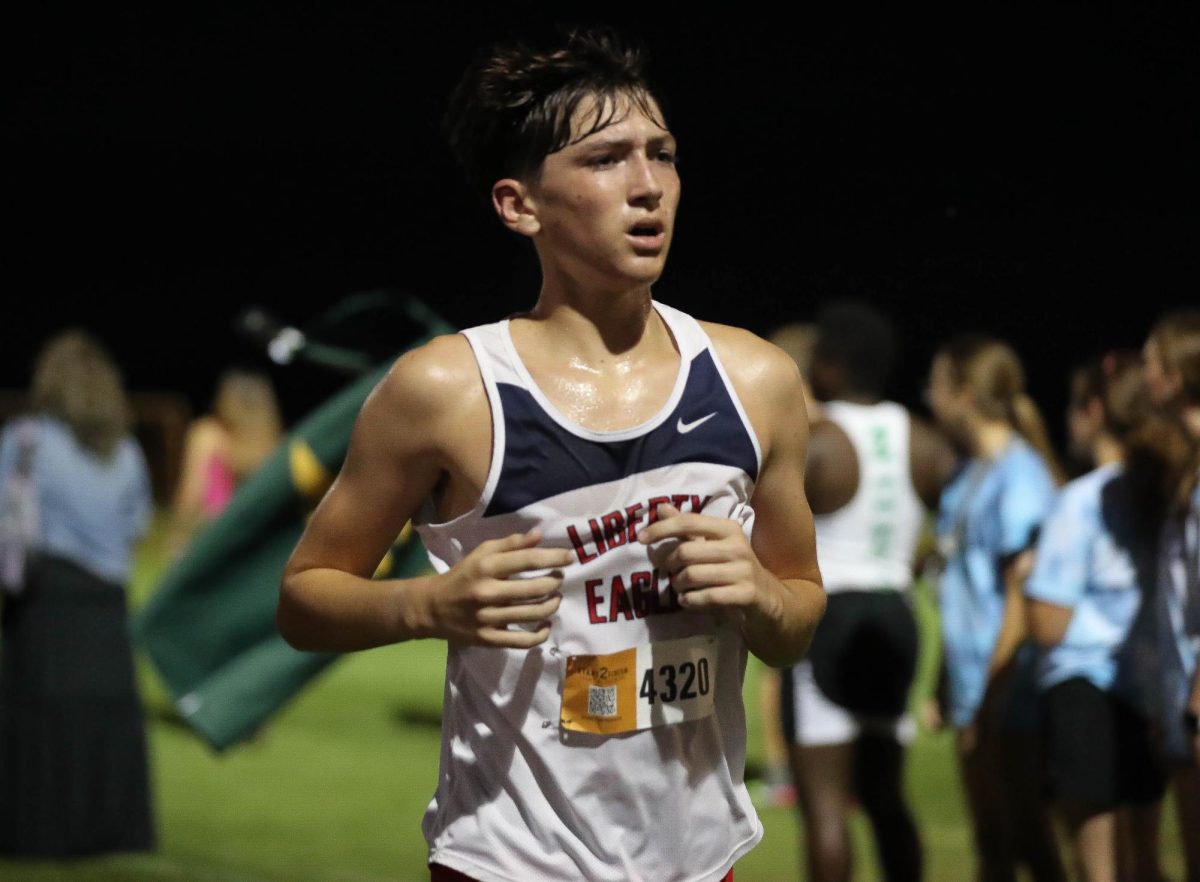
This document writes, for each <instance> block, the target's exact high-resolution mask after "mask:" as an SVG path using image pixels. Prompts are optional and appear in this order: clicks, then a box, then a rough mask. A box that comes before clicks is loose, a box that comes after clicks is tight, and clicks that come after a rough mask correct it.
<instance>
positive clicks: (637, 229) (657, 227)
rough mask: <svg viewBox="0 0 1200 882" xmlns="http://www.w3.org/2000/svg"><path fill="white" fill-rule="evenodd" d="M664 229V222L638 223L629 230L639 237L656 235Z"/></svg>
mask: <svg viewBox="0 0 1200 882" xmlns="http://www.w3.org/2000/svg"><path fill="white" fill-rule="evenodd" d="M662 231H663V228H662V224H653V223H645V224H637V225H635V226H634V227H633V229H631V230H630V231H629V235H631V236H638V237H654V236H657V235H658V234H659V233H661V232H662Z"/></svg>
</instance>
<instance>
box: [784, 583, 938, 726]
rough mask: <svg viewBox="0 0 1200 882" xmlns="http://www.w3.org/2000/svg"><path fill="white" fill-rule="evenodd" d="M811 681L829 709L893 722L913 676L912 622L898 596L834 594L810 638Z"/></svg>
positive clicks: (884, 593)
mask: <svg viewBox="0 0 1200 882" xmlns="http://www.w3.org/2000/svg"><path fill="white" fill-rule="evenodd" d="M808 658H809V660H810V661H811V662H812V666H813V679H815V680H816V682H817V686H819V687H820V689H821V691H822V692H823V693H824V694H825V696H826V697H827V698H828V699H829V700H830V701H832V702H833V703H834V704H837V705H840V706H841V707H844V708H846V710H849V711H853V712H855V713H858V714H871V715H877V716H892V717H897V716H900V715H901V714H903V713H904V712H905V711H906V710H907V709H908V691H909V689H911V688H912V683H913V677H914V676H915V675H916V672H917V621H916V618H915V617H914V616H913V612H912V606H911V604H910V603H909V600H908V598H907V597H905V596H904V595H902V594H901V593H900V592H898V591H891V590H887V591H882V590H881V591H837V592H834V593H833V594H830V595H829V604H828V606H827V607H826V609H825V617H824V618H823V619H821V624H820V625H818V626H817V631H816V634H814V635H813V642H812V646H811V648H810V649H809V651H808Z"/></svg>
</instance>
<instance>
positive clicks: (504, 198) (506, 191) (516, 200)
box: [492, 178, 541, 236]
mask: <svg viewBox="0 0 1200 882" xmlns="http://www.w3.org/2000/svg"><path fill="white" fill-rule="evenodd" d="M492 206H493V207H494V208H495V209H496V214H497V216H499V218H500V222H501V223H503V224H504V225H505V226H506V227H508V228H509V229H510V230H512V231H513V232H514V233H518V234H520V235H522V236H533V235H535V234H536V233H537V232H538V231H539V230H540V229H541V223H540V222H539V221H538V219H537V214H536V212H535V210H534V205H533V200H532V198H531V196H530V193H529V188H528V187H526V186H525V185H524V184H522V183H521V182H520V181H518V180H516V179H515V178H502V179H501V180H499V181H496V183H495V185H493V187H492Z"/></svg>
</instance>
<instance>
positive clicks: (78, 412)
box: [0, 331, 154, 857]
mask: <svg viewBox="0 0 1200 882" xmlns="http://www.w3.org/2000/svg"><path fill="white" fill-rule="evenodd" d="M32 400H33V404H34V408H35V409H36V412H37V413H36V415H35V416H32V417H28V418H23V419H20V420H17V421H15V422H14V423H13V424H11V425H10V426H8V427H7V428H6V429H5V430H4V432H3V434H2V435H0V499H3V500H5V501H6V503H7V505H8V506H9V507H10V508H11V507H12V506H14V505H18V504H19V505H20V506H22V507H23V510H25V511H33V512H35V513H36V515H35V517H34V518H33V519H32V520H33V535H32V536H30V537H28V544H27V546H26V548H25V550H26V552H27V554H26V556H25V559H24V562H23V566H12V564H13V559H12V556H11V552H12V548H11V547H9V549H8V551H9V560H8V561H7V563H9V564H10V566H9V568H8V571H9V572H8V574H9V575H19V578H15V579H14V581H13V582H12V583H10V584H9V585H8V586H7V587H8V590H9V595H8V596H7V597H6V598H5V604H4V611H3V654H2V657H0V853H3V854H8V855H21V856H37V857H70V856H74V855H85V854H95V853H99V852H109V851H131V850H147V849H151V848H153V847H154V832H153V824H152V819H151V811H150V793H149V783H148V773H147V763H146V741H145V730H144V721H143V717H142V708H141V703H140V701H139V698H138V694H137V687H136V683H135V679H134V669H133V658H132V651H131V648H130V642H129V634H128V627H127V617H126V605H125V589H124V585H125V583H126V582H127V581H128V579H129V574H130V568H131V563H132V560H131V558H132V551H133V547H134V544H135V543H136V542H137V541H138V539H139V537H140V536H141V535H142V534H143V533H144V532H145V530H146V527H147V524H148V523H149V520H150V515H151V499H150V485H149V478H148V475H147V471H146V465H145V461H144V459H143V457H142V452H141V450H140V448H139V447H138V445H137V443H136V442H135V441H134V440H133V439H132V438H131V437H130V435H129V434H128V424H129V406H128V403H127V401H126V397H125V392H124V390H123V389H122V387H121V378H120V375H119V373H118V371H117V368H116V367H115V365H114V364H113V363H112V361H111V360H110V359H109V357H108V355H107V354H106V353H105V352H104V351H103V350H102V349H100V347H99V346H98V345H97V344H96V343H95V342H94V341H93V340H92V339H91V338H89V337H88V336H87V335H86V334H84V333H82V332H80V331H68V332H66V333H63V334H62V335H60V336H58V337H56V338H54V339H53V340H52V341H51V342H50V343H49V344H48V345H47V346H46V347H45V349H43V351H42V353H41V355H40V356H39V357H38V360H37V364H36V367H35V370H34V378H33V389H32ZM19 497H23V498H21V499H19ZM16 571H19V573H18V572H16Z"/></svg>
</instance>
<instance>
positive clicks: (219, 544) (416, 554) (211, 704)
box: [133, 313, 453, 750]
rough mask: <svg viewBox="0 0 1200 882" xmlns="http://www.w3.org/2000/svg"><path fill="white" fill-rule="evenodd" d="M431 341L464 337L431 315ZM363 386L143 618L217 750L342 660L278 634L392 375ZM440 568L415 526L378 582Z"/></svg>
mask: <svg viewBox="0 0 1200 882" xmlns="http://www.w3.org/2000/svg"><path fill="white" fill-rule="evenodd" d="M422 318H423V324H424V325H425V326H426V327H427V328H428V329H429V334H428V336H426V337H424V338H422V339H420V340H417V341H416V342H414V343H413V344H412V346H413V347H415V346H419V345H421V344H423V343H425V342H426V341H427V340H428V339H430V337H432V336H435V335H436V334H439V333H448V332H451V331H452V330H453V329H452V328H450V327H449V326H448V325H445V324H444V323H442V322H441V321H440V320H439V319H437V318H436V317H434V316H431V315H429V314H428V313H425V315H424V316H423V317H422ZM388 367H389V365H383V366H381V367H379V368H378V369H376V370H375V371H373V372H372V373H370V374H368V375H366V376H363V377H361V378H360V379H358V380H357V381H355V382H354V383H353V384H352V385H351V386H350V387H349V388H347V389H345V390H343V391H342V392H341V393H339V394H338V395H336V396H334V398H333V399H331V400H330V401H328V402H326V403H325V404H324V405H322V406H321V407H320V408H319V409H318V410H317V411H316V412H315V413H313V414H311V415H310V416H309V417H308V418H307V419H306V420H304V421H303V422H302V423H301V424H300V425H299V426H298V427H297V428H296V429H295V431H294V432H292V433H291V435H289V436H288V438H287V440H286V441H285V442H284V443H283V444H282V445H280V449H279V450H277V451H276V452H275V454H274V455H273V456H272V457H271V458H270V459H269V460H268V461H267V463H266V464H265V465H264V466H263V467H262V468H261V469H260V470H259V471H258V472H256V473H255V474H254V475H253V476H252V477H251V478H250V479H249V480H248V481H247V482H246V483H245V484H243V485H242V486H241V487H239V488H238V491H237V494H236V495H235V496H234V498H233V501H232V502H231V503H230V504H229V507H228V508H227V509H226V510H225V511H224V512H223V513H222V514H221V516H220V517H219V518H218V519H217V520H215V521H214V522H213V523H212V524H211V525H209V527H208V528H207V529H206V530H205V531H204V532H203V533H201V534H200V536H199V537H198V538H197V539H196V541H195V542H194V543H193V545H192V546H191V547H190V548H189V549H188V551H187V553H186V554H185V555H184V556H183V557H182V558H181V559H180V560H179V561H178V563H176V564H175V565H174V566H173V567H172V568H171V569H170V570H169V571H168V573H167V574H166V576H165V577H164V579H163V580H162V582H161V583H160V584H159V586H158V587H157V589H156V590H155V592H154V596H153V597H152V598H151V600H150V602H149V603H148V604H147V605H146V607H145V608H144V609H143V610H142V611H141V613H140V614H139V615H138V616H137V617H135V619H134V622H133V629H134V635H135V638H136V640H137V642H138V644H139V645H140V647H141V648H142V649H143V650H144V651H145V652H146V653H147V654H148V655H149V657H150V659H151V660H152V661H153V663H154V664H155V666H156V667H157V668H158V671H159V673H160V674H161V675H162V679H163V681H164V683H165V684H166V686H167V689H168V690H169V692H170V694H171V697H172V699H173V700H174V701H175V706H176V708H177V709H178V711H179V713H180V715H181V717H182V718H183V719H184V721H186V722H187V724H188V725H189V726H191V727H192V728H193V729H194V730H195V731H196V732H197V733H198V734H199V735H200V736H201V737H202V738H203V739H204V740H205V741H207V742H208V743H209V744H210V745H211V746H212V747H213V748H215V749H216V750H223V749H225V748H227V747H230V746H231V745H233V744H236V743H237V742H239V741H241V740H243V739H245V738H247V737H249V736H250V735H252V734H253V733H254V732H255V730H257V729H258V728H259V727H260V726H261V725H262V724H263V723H264V722H265V721H266V720H267V719H268V718H269V717H270V716H271V715H272V714H274V713H275V712H276V711H278V710H279V709H280V708H281V707H282V706H283V705H284V704H285V703H286V702H287V701H288V700H289V699H291V698H292V697H293V696H294V695H295V694H296V693H297V692H299V691H300V689H302V688H303V687H304V686H305V684H307V683H308V682H309V681H310V680H311V679H312V678H313V677H315V676H316V675H317V674H319V673H320V672H321V671H322V670H324V669H325V668H326V667H327V666H328V665H329V664H330V663H331V662H333V661H334V660H335V659H336V658H338V655H337V654H334V653H309V652H299V651H297V650H295V649H292V648H291V647H290V646H288V645H287V644H286V643H285V642H284V641H283V638H282V637H280V636H279V633H278V631H276V629H275V607H276V603H277V600H278V596H279V581H280V577H281V575H282V573H283V567H284V564H285V563H286V562H287V558H288V556H289V555H290V554H291V551H292V549H293V548H294V547H295V545H296V542H297V540H298V539H299V538H300V534H301V532H302V531H303V529H304V521H305V519H306V518H307V516H308V514H309V513H310V512H311V511H312V509H313V508H314V507H315V506H316V504H317V502H318V501H320V498H321V496H323V495H324V493H325V491H326V490H327V489H328V487H329V484H330V483H331V482H332V480H333V477H334V475H336V474H337V471H338V469H339V468H340V467H341V463H342V459H343V458H344V457H345V455H346V449H347V447H348V445H349V442H350V433H351V430H352V429H353V426H354V420H355V418H356V417H357V415H358V412H359V409H360V408H361V407H362V404H363V402H364V401H365V400H366V397H367V395H368V394H369V393H370V391H371V389H373V388H374V387H375V384H376V383H378V381H379V379H380V378H381V377H382V376H383V375H384V373H386V371H387V369H388ZM427 567H428V564H427V561H426V558H425V553H424V549H423V548H422V547H421V543H420V542H419V541H418V539H417V538H416V535H415V534H414V533H413V532H412V529H411V528H410V527H406V528H405V530H404V532H403V533H402V534H401V535H400V537H398V539H397V541H396V543H395V545H393V547H392V549H391V551H390V552H389V553H388V556H387V557H386V558H385V559H384V561H383V562H381V563H380V567H379V571H378V572H377V573H376V576H377V578H394V577H403V576H408V575H415V574H417V573H420V572H423V571H424V570H425V569H426V568H427Z"/></svg>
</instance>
